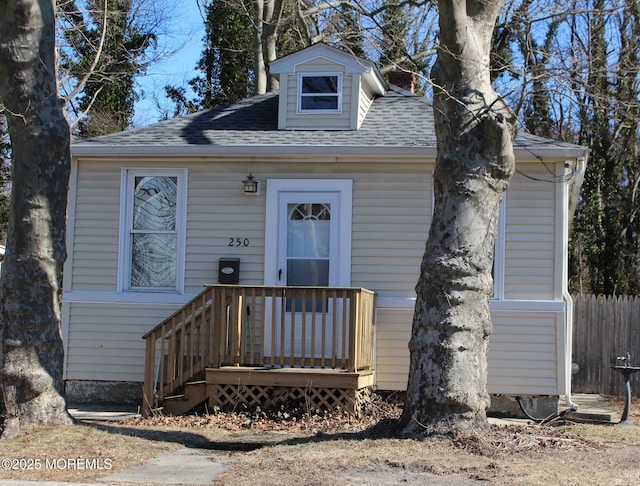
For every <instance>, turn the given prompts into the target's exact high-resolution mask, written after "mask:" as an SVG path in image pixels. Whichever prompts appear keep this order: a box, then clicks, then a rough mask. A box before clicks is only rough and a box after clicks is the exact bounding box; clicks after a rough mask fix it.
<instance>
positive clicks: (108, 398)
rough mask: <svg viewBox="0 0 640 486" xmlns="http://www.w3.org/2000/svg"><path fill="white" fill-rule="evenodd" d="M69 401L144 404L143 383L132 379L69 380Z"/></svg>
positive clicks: (66, 388)
mask: <svg viewBox="0 0 640 486" xmlns="http://www.w3.org/2000/svg"><path fill="white" fill-rule="evenodd" d="M64 394H65V398H66V399H67V403H105V404H134V405H140V404H142V383H138V382H131V381H91V380H67V381H65V384H64Z"/></svg>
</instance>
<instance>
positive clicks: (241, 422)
mask: <svg viewBox="0 0 640 486" xmlns="http://www.w3.org/2000/svg"><path fill="white" fill-rule="evenodd" d="M616 406H620V408H621V406H622V405H621V403H620V401H619V400H618V401H617V402H616ZM399 412H400V408H399V406H398V405H397V404H392V403H386V402H380V403H378V404H376V405H375V407H374V409H372V410H370V411H369V413H368V414H367V415H366V416H364V417H362V418H360V419H357V420H356V419H354V418H352V417H349V416H346V415H342V414H323V415H321V416H320V415H310V414H308V413H306V412H302V411H300V410H286V411H285V410H284V409H283V410H278V411H272V412H271V413H270V414H267V413H265V412H262V411H259V410H258V411H255V410H254V411H251V412H249V411H245V412H236V413H208V414H207V413H204V414H199V415H194V416H189V417H163V416H157V417H154V418H151V419H147V420H142V419H130V420H128V421H124V422H91V421H84V422H83V423H81V424H79V425H78V426H67V427H39V428H37V429H35V430H33V431H31V432H30V433H29V434H27V435H25V436H23V437H20V438H16V439H12V440H8V441H3V442H1V443H0V459H2V464H3V467H2V468H0V480H2V479H21V480H35V481H44V480H56V481H71V482H85V483H86V482H90V481H95V480H98V479H99V478H100V477H104V476H105V473H106V472H108V473H109V474H112V473H115V472H118V471H122V470H124V469H128V468H130V467H132V466H135V465H137V464H141V463H143V462H145V461H147V460H148V459H149V458H151V457H156V456H159V455H160V454H163V453H165V452H168V451H171V450H177V449H180V448H182V447H185V446H186V447H188V448H197V449H204V450H206V451H207V454H209V455H210V459H211V460H212V461H219V462H224V463H225V464H227V466H228V469H227V470H226V472H224V473H223V474H222V475H221V476H219V477H218V479H217V480H216V481H215V482H214V483H213V484H218V485H229V486H231V485H233V486H236V485H239V486H241V485H252V486H253V485H263V484H269V485H271V484H274V485H276V484H278V485H299V484H305V485H356V484H357V485H367V484H371V485H374V484H375V485H383V484H384V485H394V484H398V485H399V484H403V485H418V484H433V485H439V484H447V485H448V484H455V485H463V486H464V485H472V484H479V483H483V484H500V485H502V484H515V485H539V484H545V485H574V484H580V485H602V484H607V485H618V484H620V485H622V484H624V485H628V484H640V400H634V403H633V405H632V416H631V420H632V422H634V423H635V425H636V426H620V425H611V424H609V425H604V424H597V423H590V424H578V423H571V422H566V421H562V420H558V421H555V422H554V423H553V424H552V426H540V425H538V424H534V423H521V424H518V425H509V426H493V427H492V429H491V431H490V432H489V433H488V434H486V435H483V436H480V437H465V438H462V439H459V440H456V441H452V440H431V441H416V440H408V439H399V438H394V437H392V436H391V435H390V434H389V433H388V432H389V430H392V429H393V427H392V425H393V420H394V419H395V418H397V416H398V414H399ZM380 424H384V425H386V427H382V426H381V425H380ZM61 458H62V459H63V460H64V461H66V462H65V463H64V464H63V466H66V467H58V468H49V467H44V466H45V465H47V466H48V465H51V464H54V462H52V461H54V460H56V459H57V460H60V459H61ZM71 459H74V460H76V459H78V460H76V464H84V466H86V465H87V464H90V465H91V466H93V467H90V468H88V467H83V468H82V469H79V468H77V467H69V464H70V463H69V462H68V461H69V460H71ZM84 459H86V460H88V461H90V463H88V462H87V461H84V462H83V461H82V460H84ZM7 460H9V462H7ZM16 461H23V463H20V462H16ZM29 461H31V466H33V467H31V468H28V467H27V466H28V465H29V464H28V462H29ZM36 461H37V462H36ZM47 461H48V462H47ZM12 464H16V465H17V466H18V467H16V468H12V467H6V466H11V465H12ZM37 464H40V467H39V468H38V467H37ZM22 466H25V467H22ZM107 466H108V469H107Z"/></svg>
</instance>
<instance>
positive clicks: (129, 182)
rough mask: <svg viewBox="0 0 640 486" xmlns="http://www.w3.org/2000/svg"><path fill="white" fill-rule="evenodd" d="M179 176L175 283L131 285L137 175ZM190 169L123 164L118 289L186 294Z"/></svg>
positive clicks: (120, 291) (119, 291)
mask: <svg viewBox="0 0 640 486" xmlns="http://www.w3.org/2000/svg"><path fill="white" fill-rule="evenodd" d="M146 176H160V177H176V178H177V189H178V195H177V200H176V228H175V232H176V252H177V255H176V282H175V286H174V287H131V252H132V245H131V242H132V239H131V233H132V226H133V187H134V186H135V182H134V181H135V178H136V177H146ZM187 180H188V170H187V169H144V168H123V169H122V171H121V182H120V222H119V226H120V237H119V251H118V289H117V291H118V293H124V292H136V293H138V292H140V293H179V294H184V281H185V278H184V273H185V254H186V220H187Z"/></svg>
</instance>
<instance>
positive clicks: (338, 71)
mask: <svg viewBox="0 0 640 486" xmlns="http://www.w3.org/2000/svg"><path fill="white" fill-rule="evenodd" d="M269 72H270V74H272V75H275V76H278V77H279V80H280V100H279V105H278V128H279V129H280V130H357V129H358V128H359V127H360V125H361V124H362V121H363V120H364V117H365V115H366V114H367V111H368V110H369V107H370V106H371V103H372V102H373V100H374V99H375V98H377V97H379V96H384V94H385V88H386V85H385V82H384V80H383V79H382V77H381V76H380V73H378V71H377V70H376V67H375V65H374V64H373V63H372V62H370V61H367V60H364V59H360V58H358V57H355V56H353V55H351V54H349V53H347V52H343V51H341V50H339V49H336V48H334V47H330V46H328V45H326V44H314V45H312V46H311V47H308V48H306V49H303V50H301V51H298V52H295V53H293V54H290V55H288V56H285V57H282V58H280V59H277V60H275V61H274V62H272V63H271V65H270V66H269Z"/></svg>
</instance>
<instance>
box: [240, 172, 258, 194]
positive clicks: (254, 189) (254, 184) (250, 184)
mask: <svg viewBox="0 0 640 486" xmlns="http://www.w3.org/2000/svg"><path fill="white" fill-rule="evenodd" d="M242 184H243V186H244V193H245V194H253V195H256V194H258V193H259V190H258V189H259V184H260V181H257V180H255V179H254V178H253V176H252V175H251V174H249V175H248V176H247V178H246V179H245V180H243V181H242Z"/></svg>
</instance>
